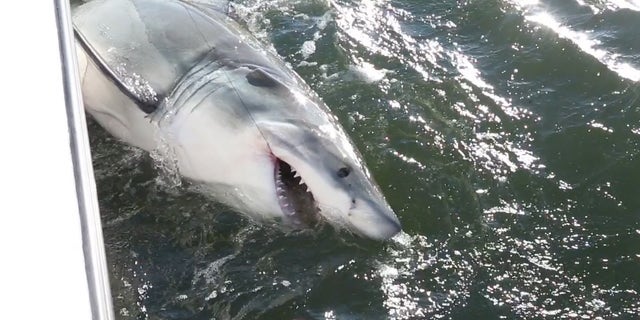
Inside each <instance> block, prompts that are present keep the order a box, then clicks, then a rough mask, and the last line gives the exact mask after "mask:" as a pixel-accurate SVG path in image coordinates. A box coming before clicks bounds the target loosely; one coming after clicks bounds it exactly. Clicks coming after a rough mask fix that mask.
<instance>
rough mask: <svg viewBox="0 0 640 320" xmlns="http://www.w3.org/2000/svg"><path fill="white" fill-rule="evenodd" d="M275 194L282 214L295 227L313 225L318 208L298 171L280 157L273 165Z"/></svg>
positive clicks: (316, 218)
mask: <svg viewBox="0 0 640 320" xmlns="http://www.w3.org/2000/svg"><path fill="white" fill-rule="evenodd" d="M275 184H276V196H277V200H278V203H279V205H280V208H281V210H282V212H283V214H284V215H285V216H287V217H289V219H290V222H291V223H292V224H293V225H295V226H297V227H307V226H312V225H315V224H316V223H317V221H318V218H319V209H318V206H317V204H316V202H315V199H314V197H313V193H312V192H311V191H309V186H308V185H307V184H306V183H305V181H304V180H303V179H302V176H301V175H300V173H299V172H298V171H297V170H295V169H294V168H292V167H291V165H289V164H288V163H286V162H284V161H282V160H281V159H277V160H276V166H275Z"/></svg>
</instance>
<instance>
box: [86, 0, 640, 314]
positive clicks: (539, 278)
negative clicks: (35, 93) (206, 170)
mask: <svg viewBox="0 0 640 320" xmlns="http://www.w3.org/2000/svg"><path fill="white" fill-rule="evenodd" d="M233 8H234V12H235V15H236V16H237V17H238V18H239V20H240V21H241V22H242V23H243V24H245V25H246V26H247V27H248V28H249V29H250V30H251V31H252V32H253V33H254V34H256V36H257V37H258V38H259V39H261V40H262V41H264V42H265V43H266V44H268V45H271V46H273V49H274V50H276V51H277V52H278V53H279V54H280V55H281V56H283V57H284V59H285V60H286V61H287V62H288V63H290V64H291V66H292V67H293V68H294V69H295V70H296V71H297V72H298V73H299V74H300V75H301V76H302V77H303V78H304V79H305V80H306V81H307V82H308V83H309V84H310V85H311V86H312V87H313V89H314V90H316V91H317V92H318V94H319V95H320V96H321V97H322V98H323V99H324V101H325V102H326V103H327V104H328V105H329V107H330V108H331V109H332V110H333V111H334V113H335V114H336V115H337V116H338V117H339V118H340V120H341V122H342V123H343V125H344V126H345V128H346V129H347V131H348V132H349V133H350V135H351V137H352V138H353V140H354V141H355V143H356V144H357V146H358V148H359V149H360V151H361V152H362V153H363V155H364V157H365V160H366V161H367V163H368V165H369V168H370V169H371V170H372V173H373V174H374V176H375V177H376V180H377V181H378V183H379V184H380V186H381V188H382V189H383V191H384V193H385V195H386V196H387V199H388V200H389V202H390V204H391V206H392V207H393V208H394V209H395V210H396V212H397V214H398V216H399V218H400V220H401V222H402V224H403V227H404V234H402V235H400V236H398V237H397V238H396V239H394V240H393V241H391V242H389V243H386V244H377V243H372V242H369V241H366V240H362V239H358V238H356V237H352V236H349V235H345V234H336V233H335V232H334V231H332V230H322V231H320V232H302V233H293V234H284V233H282V232H281V231H278V230H273V229H271V228H267V227H261V226H257V225H255V224H253V223H251V222H250V221H247V220H245V219H243V218H241V217H240V216H238V215H237V214H235V213H233V212H230V211H229V210H228V209H226V208H224V207H222V206H220V205H217V204H215V203H212V202H211V201H209V200H207V199H205V198H204V197H202V196H200V195H199V194H197V193H195V192H193V191H191V190H190V187H189V186H188V184H186V183H183V184H181V185H176V183H175V179H172V177H170V176H167V175H166V173H163V170H161V169H159V168H157V166H156V165H155V164H154V161H153V160H152V159H151V158H150V157H149V156H148V155H146V154H144V153H143V152H142V151H139V150H135V149H133V148H130V147H126V146H124V145H122V144H120V143H118V142H117V141H115V140H113V139H112V138H110V137H108V135H107V134H106V133H105V132H104V131H102V130H101V129H100V128H99V127H98V126H97V125H96V124H95V123H92V124H91V134H92V147H93V157H94V166H95V170H96V175H97V182H98V190H99V198H100V205H101V211H102V216H103V222H104V232H105V240H106V243H107V255H108V260H109V264H110V271H111V273H112V274H111V275H112V281H111V283H112V290H113V296H114V303H115V306H116V312H117V313H118V318H119V319H212V318H213V319H437V318H446V319H469V318H477V319H561V318H571V319H572V318H586V319H593V318H597V317H601V318H607V319H610V318H615V317H619V318H627V319H631V318H636V317H637V315H638V314H639V313H640V295H639V293H638V291H639V290H640V184H639V183H638V182H639V181H640V122H639V120H640V100H639V99H640V86H639V85H638V81H640V32H639V31H638V30H640V2H638V1H634V0H566V1H550V0H547V1H542V0H540V1H536V0H502V1H498V0H493V1H491V0H468V1H464V0H461V1H453V0H440V1H423V0H328V1H320V0H304V1H303V0H286V1H285V0H280V1H279V0H238V1H235V2H234V3H233ZM232 169H233V168H230V170H232Z"/></svg>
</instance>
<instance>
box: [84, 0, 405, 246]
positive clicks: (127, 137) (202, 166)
mask: <svg viewBox="0 0 640 320" xmlns="http://www.w3.org/2000/svg"><path fill="white" fill-rule="evenodd" d="M223 7H224V5H223V4H221V2H219V1H216V2H204V1H203V2H198V1H180V0H93V1H89V2H86V3H82V4H79V5H75V6H74V7H73V25H74V32H75V37H76V50H77V53H78V64H79V69H80V78H81V86H82V95H83V99H84V104H85V109H86V111H87V112H88V113H89V114H91V116H92V117H93V118H94V119H95V120H96V121H97V122H98V123H99V124H100V125H101V126H102V127H104V128H105V129H106V130H107V131H108V132H110V133H111V134H112V135H114V136H115V137H117V138H119V139H121V140H122V141H124V142H126V143H128V144H130V145H133V146H136V147H139V148H142V149H144V150H146V151H149V152H152V151H154V150H157V149H158V148H161V147H168V148H169V149H170V152H169V153H168V154H169V155H170V156H171V158H172V159H171V161H174V162H175V165H176V167H177V170H178V171H179V173H180V175H181V176H183V177H185V178H186V179H188V180H191V181H193V182H194V183H197V184H198V185H200V186H202V188H201V189H202V190H203V192H204V193H206V194H208V195H210V196H212V197H213V198H214V199H215V200H217V201H219V202H221V203H224V204H226V205H229V206H231V207H232V208H234V209H235V210H237V211H239V212H241V213H244V214H246V215H248V216H250V217H253V218H254V219H256V220H260V221H277V222H281V223H283V224H284V225H288V226H291V227H294V228H304V227H312V226H315V225H316V224H318V223H319V222H320V221H326V222H328V223H330V224H331V225H333V226H335V227H337V228H339V229H346V230H349V231H350V232H353V233H356V234H359V235H361V236H365V237H368V238H372V239H378V240H385V239H388V238H390V237H392V236H393V235H395V234H397V233H398V232H399V231H400V230H401V227H400V223H399V221H398V218H397V216H396V215H395V214H394V212H393V210H392V209H391V207H390V206H389V204H388V203H387V201H386V200H385V198H384V196H383V195H382V193H381V191H380V189H379V187H378V186H377V185H376V183H375V182H374V181H373V178H372V177H371V174H370V173H369V171H368V169H367V168H366V166H365V164H364V162H363V160H362V157H361V156H360V154H359V153H358V151H357V150H356V148H355V147H354V145H353V143H352V142H351V140H350V139H349V138H348V136H347V135H346V134H345V131H344V129H343V128H342V126H341V125H340V124H339V122H338V120H337V119H336V117H335V116H334V115H333V114H332V113H331V112H330V110H329V108H328V107H327V106H326V105H325V104H324V103H323V102H322V101H321V100H320V99H319V98H318V97H317V96H316V95H315V94H314V93H313V92H312V90H311V89H310V88H309V87H308V85H307V84H305V82H304V81H303V80H302V79H301V78H300V77H299V76H298V75H297V74H296V73H295V72H294V71H293V70H291V69H290V68H289V67H288V66H287V65H286V64H285V62H284V61H283V60H282V59H281V58H280V57H278V56H277V54H275V53H272V52H271V51H270V50H267V49H265V46H264V45H262V44H261V43H260V42H259V41H258V40H256V39H255V38H254V37H253V36H252V35H251V34H250V33H248V32H247V31H245V30H244V29H243V28H242V27H241V26H240V25H239V24H238V23H236V22H235V21H234V20H233V19H231V18H230V17H229V15H227V14H226V12H225V11H224V10H223Z"/></svg>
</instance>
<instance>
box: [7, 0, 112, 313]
mask: <svg viewBox="0 0 640 320" xmlns="http://www.w3.org/2000/svg"><path fill="white" fill-rule="evenodd" d="M70 17H71V15H70V8H69V3H68V0H54V1H42V2H40V1H38V2H31V1H22V2H12V3H11V5H9V6H7V7H5V10H1V12H0V21H1V22H0V27H1V30H2V31H0V32H1V35H2V39H3V48H4V49H3V50H2V59H3V62H4V64H5V67H4V70H3V71H4V80H5V81H3V85H2V87H3V98H4V99H3V102H4V106H3V108H2V109H3V111H2V116H1V117H0V143H1V145H2V150H3V152H2V156H0V168H1V169H0V170H2V175H1V176H2V182H3V184H2V185H3V186H4V187H3V189H4V192H2V196H1V198H2V199H1V200H0V217H1V219H2V220H1V222H0V255H1V256H2V258H1V261H2V262H1V263H0V283H2V286H0V308H1V309H2V310H3V313H2V318H3V319H97V320H110V319H114V313H113V304H112V300H111V292H110V288H109V276H108V271H107V264H106V258H105V248H104V242H103V237H102V227H101V222H100V214H99V209H98V202H97V195H96V187H95V179H94V174H93V167H92V162H91V151H90V148H89V139H88V133H87V126H86V120H85V115H84V111H83V107H82V98H81V94H80V86H79V82H78V73H77V69H78V67H77V61H76V56H75V46H74V45H73V32H72V27H71V18H70Z"/></svg>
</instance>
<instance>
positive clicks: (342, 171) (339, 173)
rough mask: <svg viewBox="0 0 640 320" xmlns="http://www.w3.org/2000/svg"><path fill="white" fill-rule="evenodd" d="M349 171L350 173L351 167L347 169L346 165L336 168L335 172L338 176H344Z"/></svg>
mask: <svg viewBox="0 0 640 320" xmlns="http://www.w3.org/2000/svg"><path fill="white" fill-rule="evenodd" d="M349 173H351V169H349V168H347V167H343V168H340V169H339V170H338V173H337V174H338V178H344V177H346V176H348V175H349Z"/></svg>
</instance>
